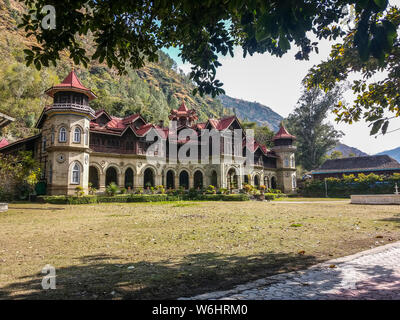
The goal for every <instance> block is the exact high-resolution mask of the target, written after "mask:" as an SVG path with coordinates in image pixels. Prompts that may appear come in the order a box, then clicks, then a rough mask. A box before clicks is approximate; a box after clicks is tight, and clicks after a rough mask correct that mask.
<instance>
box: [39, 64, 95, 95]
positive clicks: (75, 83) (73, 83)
mask: <svg viewBox="0 0 400 320" xmlns="http://www.w3.org/2000/svg"><path fill="white" fill-rule="evenodd" d="M71 89H73V91H78V92H82V93H85V94H86V95H87V96H88V97H89V100H93V99H95V98H96V95H95V94H94V93H93V92H92V91H91V90H90V89H88V88H86V87H85V86H84V85H83V84H82V83H81V81H80V80H79V78H78V77H77V75H76V73H75V71H74V69H72V71H71V72H70V73H69V74H68V76H67V77H66V78H65V79H64V80H63V82H61V83H59V84H56V85H54V86H52V87H51V88H50V89H47V90H46V93H47V94H48V95H49V96H50V97H53V96H54V93H56V92H58V91H66V90H71Z"/></svg>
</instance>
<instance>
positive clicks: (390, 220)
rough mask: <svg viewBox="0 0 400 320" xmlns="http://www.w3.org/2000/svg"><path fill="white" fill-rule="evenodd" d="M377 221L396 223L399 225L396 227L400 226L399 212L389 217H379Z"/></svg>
mask: <svg viewBox="0 0 400 320" xmlns="http://www.w3.org/2000/svg"><path fill="white" fill-rule="evenodd" d="M379 221H385V222H394V223H398V224H399V225H398V226H397V227H398V228H400V213H398V214H395V215H394V216H393V217H391V218H384V219H380V220H379Z"/></svg>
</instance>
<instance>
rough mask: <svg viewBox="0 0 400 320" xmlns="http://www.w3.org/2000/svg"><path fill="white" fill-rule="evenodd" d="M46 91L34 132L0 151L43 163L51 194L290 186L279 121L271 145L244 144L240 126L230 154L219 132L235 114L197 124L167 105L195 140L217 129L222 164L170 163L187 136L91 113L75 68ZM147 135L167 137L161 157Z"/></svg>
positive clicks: (234, 123)
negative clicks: (114, 188)
mask: <svg viewBox="0 0 400 320" xmlns="http://www.w3.org/2000/svg"><path fill="white" fill-rule="evenodd" d="M45 93H46V94H47V95H49V96H50V97H52V98H53V104H51V105H49V106H46V107H45V108H44V110H43V112H42V114H41V115H40V117H39V120H38V122H37V124H36V128H38V129H39V130H40V133H39V134H37V135H35V136H32V137H29V138H26V139H23V140H20V141H16V142H14V143H10V144H7V145H5V146H3V147H2V148H0V152H2V153H15V152H18V151H20V150H26V151H31V152H32V153H33V156H34V157H35V158H36V159H38V160H39V161H40V163H41V167H42V180H43V181H42V183H44V184H45V185H46V188H45V190H46V191H45V192H46V193H47V194H49V195H73V194H75V188H76V187H77V186H82V187H83V188H84V190H85V192H88V187H89V183H90V184H92V185H93V187H95V188H96V189H98V190H99V192H104V191H105V189H106V187H107V186H108V185H109V184H110V183H111V182H115V183H116V184H117V185H118V186H120V187H125V188H128V187H129V188H131V189H137V188H147V187H149V186H156V185H163V186H165V187H166V188H174V189H175V188H179V187H184V188H185V189H189V188H196V189H199V188H203V187H207V186H208V185H214V186H216V187H217V188H228V189H232V190H239V189H241V188H242V187H243V184H245V183H248V184H252V185H254V186H260V185H262V184H264V185H265V186H267V187H268V188H273V189H280V190H282V191H283V192H285V193H293V192H295V190H296V168H295V150H296V147H295V146H294V145H293V142H294V140H295V139H296V138H295V137H294V136H292V135H290V134H289V133H288V132H287V130H286V129H285V127H284V126H283V125H282V124H281V127H280V129H279V131H278V133H277V134H276V135H275V136H274V138H273V142H274V147H273V148H271V149H268V148H267V147H265V146H263V145H261V144H259V143H258V142H257V141H255V140H254V139H253V140H250V141H252V142H251V143H249V142H248V141H249V140H248V139H246V137H245V131H244V130H243V137H242V139H243V141H247V142H245V143H244V147H243V150H240V151H239V153H238V152H237V151H233V150H237V148H234V147H231V148H222V146H224V144H226V143H232V139H231V140H229V139H227V140H224V134H225V133H230V132H231V131H232V132H233V131H234V130H235V129H241V128H242V127H241V124H240V122H239V120H238V119H237V118H236V117H235V116H230V117H226V118H223V119H208V121H207V122H198V121H197V120H198V117H197V114H196V110H194V109H188V108H187V107H186V105H185V103H182V104H181V105H180V107H179V108H178V110H175V109H174V110H171V113H170V116H169V119H170V121H171V122H175V121H176V131H177V132H176V134H177V135H178V134H179V132H180V131H181V130H183V129H192V131H193V132H194V133H195V135H196V137H197V138H196V139H198V141H199V142H200V140H201V135H202V132H204V130H205V129H209V130H211V131H212V132H219V133H223V134H222V135H221V136H220V138H219V139H220V140H221V141H220V146H221V152H220V153H219V155H218V157H219V160H220V161H218V162H217V163H215V162H214V161H209V163H203V162H201V161H189V162H187V161H180V160H179V158H178V159H177V160H176V159H175V161H171V153H172V151H171V150H172V149H171V145H173V144H175V145H174V146H175V147H176V148H177V150H180V149H181V148H185V146H186V147H187V144H188V143H191V142H193V140H187V139H186V140H183V141H182V140H179V139H178V140H174V141H173V140H172V137H171V136H170V134H171V131H170V129H169V127H166V126H164V124H163V122H162V121H160V123H158V124H153V123H147V122H146V121H145V119H143V118H142V116H141V115H140V114H133V115H130V116H127V117H125V118H118V117H114V116H112V115H110V114H109V113H108V112H107V111H105V110H98V111H94V110H93V109H92V108H91V107H90V101H92V100H93V99H96V95H95V94H94V93H93V92H92V91H91V90H90V89H88V88H86V87H85V86H83V85H82V83H81V82H80V80H79V79H78V77H77V76H76V74H75V72H74V70H72V71H71V72H70V73H69V75H68V76H67V77H66V78H65V80H64V81H63V82H62V83H60V84H58V85H54V86H53V87H51V88H49V89H48V90H46V91H45ZM148 135H152V136H155V137H156V140H158V139H160V140H159V141H162V142H165V144H164V145H165V146H167V147H166V149H165V152H164V154H165V155H166V161H158V160H157V158H154V159H152V160H151V161H150V160H149V157H148V156H146V152H147V151H148V149H149V148H150V147H151V144H152V142H149V141H148V139H146V138H148ZM210 139H211V138H210ZM199 145H201V143H199ZM210 149H211V147H210ZM226 150H228V151H226ZM235 152H236V153H235ZM248 152H250V153H251V154H252V155H253V156H254V158H253V159H254V162H253V163H251V166H250V169H248V167H249V166H248V164H247V163H246V161H245V160H246V157H245V154H247V153H248ZM200 153H201V152H200V151H199V157H200ZM234 153H235V154H234ZM155 154H156V153H155ZM202 155H203V153H202ZM210 158H211V154H210ZM245 166H247V169H246V170H245Z"/></svg>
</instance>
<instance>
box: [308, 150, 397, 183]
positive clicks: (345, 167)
mask: <svg viewBox="0 0 400 320" xmlns="http://www.w3.org/2000/svg"><path fill="white" fill-rule="evenodd" d="M360 173H363V174H367V175H368V174H370V173H374V174H378V175H386V176H390V175H392V174H393V173H400V163H399V162H398V161H396V160H395V159H393V158H391V157H389V156H388V155H377V156H363V157H349V158H342V159H332V160H326V161H325V162H324V163H323V164H322V165H321V166H320V167H319V168H318V169H316V170H313V171H312V172H311V174H312V176H313V179H319V180H323V179H325V178H331V177H333V178H341V177H343V175H344V174H346V175H349V174H354V175H355V176H357V175H359V174H360Z"/></svg>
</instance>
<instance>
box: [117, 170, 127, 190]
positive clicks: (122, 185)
mask: <svg viewBox="0 0 400 320" xmlns="http://www.w3.org/2000/svg"><path fill="white" fill-rule="evenodd" d="M118 184H119V187H120V188H125V174H124V173H120V174H118Z"/></svg>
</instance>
